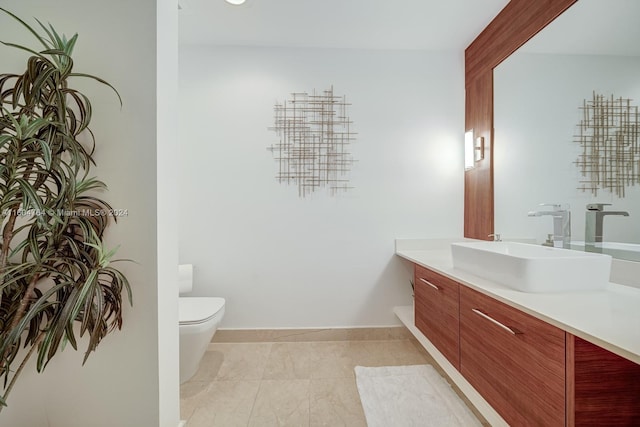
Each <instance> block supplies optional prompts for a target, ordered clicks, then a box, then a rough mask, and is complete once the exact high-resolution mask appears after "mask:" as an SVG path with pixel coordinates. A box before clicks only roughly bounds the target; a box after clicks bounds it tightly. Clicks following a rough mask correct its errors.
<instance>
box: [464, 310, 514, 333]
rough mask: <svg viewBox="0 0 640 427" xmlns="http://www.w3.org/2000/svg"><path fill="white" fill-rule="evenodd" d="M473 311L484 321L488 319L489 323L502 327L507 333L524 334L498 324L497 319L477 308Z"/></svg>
mask: <svg viewBox="0 0 640 427" xmlns="http://www.w3.org/2000/svg"><path fill="white" fill-rule="evenodd" d="M471 311H473V312H474V313H475V314H477V315H478V316H480V317H482V318H484V319H487V320H488V321H489V322H491V323H493V324H494V325H497V326H500V327H501V328H502V329H504V330H505V331H507V332H509V333H510V334H512V335H518V334H521V333H522V332H520V331H519V330H517V329H513V328H510V327H508V326H506V325H504V324H502V323H500V322H498V321H497V320H496V319H494V318H493V317H491V316H489V315H488V314H485V313H483V312H481V311H480V310H478V309H477V308H472V309H471Z"/></svg>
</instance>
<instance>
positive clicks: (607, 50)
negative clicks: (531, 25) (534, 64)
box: [522, 0, 640, 56]
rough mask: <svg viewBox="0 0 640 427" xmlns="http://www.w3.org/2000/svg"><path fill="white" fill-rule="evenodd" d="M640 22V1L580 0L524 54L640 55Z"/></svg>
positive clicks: (527, 46) (533, 41) (538, 37)
mask: <svg viewBox="0 0 640 427" xmlns="http://www.w3.org/2000/svg"><path fill="white" fill-rule="evenodd" d="M639 20H640V0H579V1H578V2H577V3H576V4H574V5H573V6H571V7H570V8H569V9H568V10H567V11H566V12H565V13H563V14H562V15H560V16H559V17H558V18H557V19H556V20H555V21H553V22H552V23H551V24H549V26H548V27H547V28H545V29H544V30H543V31H542V32H540V33H539V34H538V35H536V36H535V37H534V38H533V39H531V40H530V41H529V42H527V44H526V45H525V46H524V47H523V48H522V51H523V52H528V53H558V54H583V55H623V56H640V23H639Z"/></svg>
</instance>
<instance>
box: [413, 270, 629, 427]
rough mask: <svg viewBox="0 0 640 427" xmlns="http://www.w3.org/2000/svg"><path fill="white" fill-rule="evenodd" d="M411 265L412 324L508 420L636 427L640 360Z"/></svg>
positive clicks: (547, 424) (572, 426)
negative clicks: (413, 313)
mask: <svg viewBox="0 0 640 427" xmlns="http://www.w3.org/2000/svg"><path fill="white" fill-rule="evenodd" d="M414 265H415V274H414V284H415V325H416V327H417V328H418V329H419V330H420V331H421V332H422V333H423V334H424V335H425V336H426V337H427V338H428V339H429V341H431V343H432V344H433V345H434V346H435V347H436V348H437V349H438V350H439V351H440V352H441V353H442V354H443V355H444V356H445V357H446V358H447V359H448V360H449V361H450V362H451V364H452V365H453V366H454V367H455V368H456V369H457V370H458V371H459V372H460V373H461V374H462V375H463V376H464V378H465V379H466V380H467V381H468V382H469V384H471V385H472V386H473V387H474V388H475V389H476V391H478V392H479V393H480V394H481V395H482V396H483V398H484V399H485V400H486V401H487V402H488V403H489V404H490V405H491V406H492V407H493V408H494V409H495V410H496V411H497V412H498V413H499V414H500V415H501V416H502V418H503V419H504V420H505V421H506V422H507V423H509V425H512V426H518V427H520V426H545V427H552V426H567V427H575V426H580V427H582V426H593V427H601V426H607V427H609V426H640V365H638V364H637V363H634V362H631V361H629V360H627V359H625V358H623V357H620V356H618V355H616V354H614V353H611V352H610V351H608V350H605V349H603V348H601V347H599V346H597V345H595V344H593V343H590V342H588V341H585V340H583V339H581V338H578V337H575V336H573V335H572V334H570V333H568V332H565V331H564V330H562V329H560V328H557V327H555V326H552V325H551V324H549V323H547V322H544V321H542V320H539V319H537V318H535V317H533V316H531V315H529V314H526V313H524V312H523V311H520V310H518V309H516V308H513V307H511V306H509V305H507V304H505V303H502V302H500V301H498V300H496V299H494V298H491V297H489V296H487V295H485V294H483V293H480V292H478V291H475V290H473V289H471V288H470V287H468V286H465V285H462V284H459V283H458V282H456V281H455V280H452V279H450V278H448V277H445V276H443V275H441V274H439V273H436V272H434V271H432V270H429V269H427V268H424V267H422V266H420V265H417V264H414Z"/></svg>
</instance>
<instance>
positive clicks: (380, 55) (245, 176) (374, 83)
mask: <svg viewBox="0 0 640 427" xmlns="http://www.w3.org/2000/svg"><path fill="white" fill-rule="evenodd" d="M330 85H333V86H334V91H335V94H339V95H342V94H345V95H346V96H347V101H348V102H351V103H352V106H351V107H350V117H351V119H352V120H353V121H354V130H355V131H356V132H357V133H358V134H357V136H356V138H357V140H356V142H355V143H354V144H353V146H352V151H353V157H354V159H356V160H357V162H356V163H355V164H354V165H353V168H352V172H351V184H352V185H353V186H354V187H355V189H354V190H353V191H352V192H350V193H347V194H340V195H338V196H337V197H334V198H332V197H330V196H328V195H327V193H326V192H323V191H320V192H316V193H313V194H312V195H311V196H308V197H307V198H305V199H300V198H298V195H297V189H296V187H295V186H289V187H287V186H285V185H282V184H279V183H277V182H276V180H275V174H276V169H277V163H276V162H275V161H274V159H273V156H272V154H271V153H270V152H269V151H267V149H266V148H267V147H268V146H269V145H270V144H272V143H275V142H277V136H276V134H275V133H274V132H271V131H268V130H267V127H269V126H272V125H273V107H274V103H275V102H276V101H280V102H282V101H283V100H285V99H287V98H289V96H290V93H291V92H293V91H311V90H312V89H314V88H315V89H317V90H323V89H325V88H328V87H329V86H330ZM463 88H464V78H463V64H462V58H461V56H460V55H459V54H458V53H453V52H452V53H429V52H419V51H363V50H346V49H343V50H331V49H277V48H205V47H185V46H181V51H180V98H181V99H180V109H181V112H182V114H181V124H180V125H181V138H180V145H181V150H180V155H181V161H180V165H181V171H180V174H181V175H180V180H179V185H180V188H181V201H180V206H181V207H182V208H181V212H180V216H181V228H180V233H179V234H180V261H181V262H189V263H193V264H194V265H195V270H194V282H195V283H194V289H195V293H197V294H199V295H204V294H209V295H218V296H223V297H226V298H227V310H226V314H225V319H224V320H223V325H222V326H223V327H227V328H260V327H264V328H271V327H294V328H295V327H322V326H329V327H340V326H347V327H349V326H366V325H391V324H397V319H396V318H395V316H394V315H393V313H392V307H393V306H394V305H398V304H407V303H410V301H411V287H410V285H409V274H408V272H407V268H406V266H405V265H404V264H402V262H401V261H400V260H399V259H397V257H395V255H394V246H393V240H394V238H396V237H398V238H402V237H405V238H411V237H414V238H415V237H416V236H425V237H450V236H461V235H462V224H463V218H462V204H463V166H462V165H463V162H462V145H461V144H462V134H461V133H460V129H463V128H464V114H463V112H464V91H463Z"/></svg>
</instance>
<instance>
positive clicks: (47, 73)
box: [0, 8, 132, 410]
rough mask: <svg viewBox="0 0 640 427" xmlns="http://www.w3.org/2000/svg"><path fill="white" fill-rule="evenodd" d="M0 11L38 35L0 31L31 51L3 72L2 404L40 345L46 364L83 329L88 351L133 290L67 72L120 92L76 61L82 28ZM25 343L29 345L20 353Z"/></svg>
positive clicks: (117, 318)
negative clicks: (112, 238)
mask: <svg viewBox="0 0 640 427" xmlns="http://www.w3.org/2000/svg"><path fill="white" fill-rule="evenodd" d="M0 12H4V13H5V14H6V15H8V16H10V17H11V18H12V19H15V20H16V21H17V22H19V23H20V24H21V25H22V26H23V27H24V28H26V29H27V30H28V31H29V32H30V33H31V34H32V35H34V36H35V37H36V39H37V41H38V42H39V44H41V45H42V50H37V49H33V48H30V47H28V46H23V45H18V44H15V43H11V42H8V41H1V43H2V44H3V45H4V46H8V47H11V48H15V49H19V50H21V51H23V52H28V53H29V54H30V57H29V58H28V59H27V61H26V67H25V71H24V72H23V73H22V74H14V73H5V74H0V218H1V222H0V227H1V229H0V279H1V281H0V379H2V381H3V384H4V392H2V393H0V410H1V405H4V404H6V398H7V395H8V393H9V392H10V391H11V388H12V387H13V385H14V383H15V381H16V379H17V378H18V377H19V374H20V372H21V371H22V368H23V367H24V361H25V360H26V359H28V358H29V357H30V356H31V355H32V354H34V353H37V361H36V369H37V370H38V371H41V370H43V369H45V368H46V366H47V365H48V363H49V362H50V361H51V359H52V358H53V357H54V356H55V355H56V354H57V353H58V351H59V350H61V349H62V348H64V346H65V345H67V344H69V345H71V346H72V347H73V348H74V349H77V348H78V337H77V336H76V335H78V336H79V337H82V336H85V335H86V336H87V347H86V350H85V355H84V361H86V360H87V358H88V357H89V355H90V354H91V352H93V351H94V350H95V349H96V348H97V346H98V345H99V344H100V342H101V341H102V339H103V338H104V337H105V336H106V335H107V334H108V333H110V332H111V331H113V330H114V329H118V328H120V327H121V326H122V310H123V301H122V300H123V295H124V294H126V295H127V298H128V301H129V303H131V301H132V296H131V287H130V284H129V282H128V280H127V278H126V277H125V276H124V274H123V273H122V272H120V271H119V270H117V269H115V268H114V267H113V264H114V262H116V261H115V260H114V259H113V257H114V255H115V252H116V250H117V248H116V249H109V250H107V249H106V248H105V246H104V242H103V238H104V232H105V230H106V228H107V227H108V225H109V223H110V220H111V217H109V216H108V215H106V214H101V213H107V212H110V211H111V206H110V205H109V204H108V203H107V202H106V201H104V200H103V199H102V198H101V197H100V196H99V194H100V193H101V192H104V191H106V185H105V183H104V182H102V181H100V180H99V179H97V178H96V177H92V176H91V175H90V169H91V167H92V165H95V160H94V158H93V151H94V149H95V145H96V139H95V136H94V135H93V133H92V132H91V129H90V127H89V126H90V123H91V118H92V107H91V101H90V99H89V97H87V96H86V95H85V94H83V93H81V92H79V91H78V90H76V89H74V88H73V87H72V86H71V82H70V79H72V78H76V77H81V78H90V79H93V80H95V81H97V82H99V83H101V84H104V85H107V86H108V87H110V88H111V89H112V90H113V91H114V92H115V94H116V95H117V98H118V101H119V102H120V105H122V99H121V97H120V94H119V93H118V91H117V90H116V89H115V88H114V87H113V86H112V85H111V84H109V83H108V82H107V81H105V80H103V79H102V78H100V77H96V76H93V75H91V74H86V73H78V72H75V71H74V70H73V66H74V62H73V58H72V54H73V50H74V47H75V45H76V42H77V40H78V36H77V34H74V35H73V36H72V37H71V38H67V37H66V36H65V35H64V34H61V33H59V32H58V31H57V30H56V29H55V28H54V27H53V26H51V25H48V26H47V25H44V24H43V23H42V22H40V21H37V22H38V24H39V26H40V28H41V29H42V31H44V35H40V34H38V32H37V31H35V30H34V29H33V28H32V27H31V26H29V25H28V24H27V23H26V22H25V21H23V20H21V19H20V18H18V17H17V16H16V15H14V14H12V13H11V12H9V11H7V10H6V9H3V8H0ZM83 141H88V144H86V143H83ZM113 219H114V220H115V219H116V218H113ZM21 347H24V348H26V349H27V353H26V356H20V357H24V359H22V360H18V358H19V355H20V354H22V353H19V349H20V348H21ZM16 364H18V365H17V366H18V367H17V369H16V367H15V366H16Z"/></svg>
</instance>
